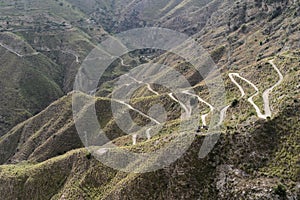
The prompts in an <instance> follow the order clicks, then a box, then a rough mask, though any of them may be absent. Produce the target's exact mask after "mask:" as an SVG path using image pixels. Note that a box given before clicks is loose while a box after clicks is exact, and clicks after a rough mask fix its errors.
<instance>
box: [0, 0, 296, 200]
mask: <svg viewBox="0 0 300 200" xmlns="http://www.w3.org/2000/svg"><path fill="white" fill-rule="evenodd" d="M0 10H1V13H0V25H1V26H0V30H1V33H0V60H1V61H2V62H0V63H1V64H0V76H1V79H0V88H1V90H0V93H1V95H0V101H1V104H0V136H1V137H0V164H1V165H0V194H1V198H4V199H299V198H300V164H299V163H300V157H299V155H300V146H299V142H300V129H299V126H300V121H299V118H300V114H299V113H300V100H299V99H300V85H299V80H300V70H299V68H300V66H299V63H300V42H299V41H300V34H299V32H300V29H299V23H300V1H297V0H295V1H289V0H288V1H287V0H273V1H271V0H253V1H252V0H247V1H243V0H242V1H234V0H225V1H224V0H222V1H221V0H213V1H194V0H184V1H177V0H171V1H158V0H139V1H137V0H122V1H119V0H118V1H117V0H113V1H108V0H86V1H83V0H51V1H48V2H42V1H38V0H26V1H6V0H0ZM12 13H14V14H12ZM145 26H157V27H165V28H170V29H173V30H177V31H179V32H182V33H186V34H188V35H189V36H191V37H192V38H194V39H195V41H197V42H198V44H199V46H200V45H201V46H203V47H204V48H205V49H206V50H207V51H208V52H209V53H210V55H211V58H212V59H213V61H214V62H215V63H216V64H217V65H218V71H217V72H218V73H220V75H221V77H222V79H223V81H224V86H225V90H226V94H225V97H226V98H225V102H224V103H223V104H224V105H222V106H221V107H217V106H216V105H215V103H214V102H211V99H210V96H209V95H210V91H209V88H208V86H207V84H209V82H205V81H206V80H207V79H204V80H203V77H201V76H200V75H199V74H198V73H197V72H196V71H195V69H193V66H192V65H191V64H190V63H188V62H187V61H186V60H184V59H182V58H180V57H179V56H177V55H175V54H172V53H169V52H165V51H159V50H153V51H151V50H149V49H146V50H139V51H134V52H130V53H128V54H126V55H123V56H122V57H121V58H119V59H116V61H115V62H113V63H112V64H111V65H110V67H109V68H108V69H107V70H106V71H105V74H104V76H103V77H102V79H101V80H100V81H99V84H98V86H97V88H95V90H93V91H89V92H87V93H82V92H79V91H72V90H73V84H74V80H75V75H76V73H77V70H78V69H79V67H80V65H81V64H82V63H85V62H88V59H89V57H86V56H87V55H88V54H89V52H90V51H91V50H92V49H94V48H95V47H96V45H97V44H98V43H100V42H101V41H103V40H104V39H105V38H106V36H107V35H109V34H112V35H114V34H116V33H118V32H120V31H124V30H129V29H131V28H138V27H145ZM85 58H86V60H85ZM150 60H152V61H150ZM149 62H153V63H160V64H165V65H168V66H171V67H172V69H175V70H176V71H177V72H179V73H180V74H182V75H184V77H185V78H186V79H187V80H188V81H189V83H190V85H191V87H190V88H182V89H180V90H179V91H180V92H178V93H173V92H172V91H170V90H169V89H167V88H165V87H162V86H160V85H158V84H153V83H151V82H147V80H149V79H150V77H151V76H155V78H156V79H157V80H159V79H163V78H164V76H163V75H164V73H160V74H159V75H157V74H154V75H153V71H151V69H146V70H145V71H141V72H140V73H137V74H128V71H130V70H132V69H137V66H139V65H141V64H145V63H149ZM124 74H126V75H125V76H122V75H124ZM133 75H136V76H133ZM213 75H214V74H213ZM122 78H124V80H126V81H127V82H124V85H121V87H116V84H117V83H118V82H119V81H120V79H122ZM209 81H210V83H214V81H216V79H215V78H214V76H212V77H211V79H210V80H209ZM132 84H133V85H134V84H139V86H140V87H139V88H138V89H137V90H136V91H135V92H134V93H133V95H132V98H131V99H130V101H129V102H125V101H124V100H122V99H117V98H116V97H118V96H117V95H115V93H116V92H117V91H122V90H125V89H126V87H129V86H130V85H132ZM191 91H193V92H194V93H193V94H192V93H191ZM181 96H189V97H192V98H193V102H198V108H199V109H198V112H199V113H196V115H197V117H198V118H199V119H198V120H199V124H198V125H197V126H195V128H194V130H192V131H191V132H189V133H188V134H193V135H194V136H195V138H194V140H193V141H192V143H191V146H190V147H189V148H188V150H187V152H186V153H185V154H184V155H183V156H182V157H180V158H179V159H178V160H177V161H176V162H174V163H173V164H171V165H170V166H167V167H164V168H163V169H160V170H157V171H154V172H147V173H128V172H121V171H118V170H116V169H112V168H110V167H108V166H106V165H104V164H102V163H101V162H99V161H98V160H97V159H96V157H97V156H106V155H109V153H114V152H113V151H114V149H112V152H110V151H108V150H107V149H104V150H105V151H104V150H103V148H101V147H102V146H104V147H106V145H107V146H109V145H111V144H114V145H117V146H118V147H120V149H125V150H128V151H132V152H135V153H149V152H153V151H156V150H158V149H160V148H162V147H165V146H167V145H168V144H170V143H171V142H172V141H174V140H175V139H176V138H178V137H181V136H182V134H181V132H180V129H179V127H180V123H181V122H182V121H184V122H188V120H189V118H188V117H189V116H191V115H192V114H193V112H192V105H191V104H193V103H191V102H189V103H187V102H186V101H183V100H184V98H180V97H181ZM74 98H79V99H80V101H82V102H88V104H87V105H85V106H84V108H83V109H82V110H80V111H78V113H77V115H76V117H75V118H76V119H81V118H84V117H86V116H89V113H91V112H93V111H94V110H95V111H96V115H97V120H98V121H99V124H100V125H101V127H102V130H103V132H104V133H105V134H106V136H107V137H108V139H109V140H110V141H104V140H99V138H101V136H100V135H99V132H97V133H95V132H93V133H92V134H90V135H87V133H86V134H85V135H84V136H82V135H78V133H77V130H76V124H75V121H74V119H73V114H74V113H72V100H73V101H74ZM91 102H93V103H94V105H93V104H91ZM112 103H114V104H115V105H116V106H118V107H119V108H120V113H121V114H122V115H120V117H121V118H122V117H126V115H125V114H126V111H128V113H129V114H130V116H131V118H132V122H131V123H128V124H126V127H128V129H129V130H130V131H131V134H129V135H128V134H126V133H124V132H123V131H122V130H121V128H120V127H119V124H118V119H117V118H116V116H115V115H114V111H113V108H112V105H113V104H112ZM156 104H160V105H162V106H163V107H164V109H165V113H163V114H162V115H160V116H156V115H155V112H154V111H151V109H152V108H153V107H152V106H153V105H156ZM73 108H74V107H73ZM124 113H125V114H124ZM182 113H183V114H185V115H181V114H182ZM215 116H219V117H218V118H217V119H215V118H214V117H215ZM163 120H166V123H165V124H163ZM214 120H215V122H214ZM87 123H89V122H87ZM149 123H152V124H153V128H150V129H145V130H144V129H142V131H141V130H137V129H136V128H137V125H139V126H142V127H144V126H146V124H149ZM210 124H215V125H216V126H217V127H219V132H220V133H221V135H220V139H219V140H218V141H217V143H216V145H215V146H214V148H213V149H212V151H211V152H210V153H209V154H208V155H207V156H205V157H204V158H199V155H198V154H199V150H200V149H201V146H202V144H204V143H205V142H207V141H206V139H207V137H206V136H207V135H214V133H211V132H210V129H209V130H207V129H208V127H209V126H210ZM198 126H199V127H198ZM157 127H159V128H160V127H162V129H161V130H160V131H159V132H158V133H156V134H153V130H154V129H155V128H157ZM77 128H78V127H77ZM87 132H89V130H87ZM101 134H103V133H101ZM80 137H81V138H80ZM87 144H88V145H87ZM84 145H85V146H89V147H90V148H89V150H91V151H90V152H89V151H88V150H87V149H85V148H84ZM94 149H96V153H95V152H94V151H93V150H94ZM97 149H102V150H103V151H101V152H100V153H98V154H97V152H98V151H97ZM95 155H96V156H95ZM94 156H95V157H94ZM161 156H163V155H161ZM128 167H131V166H128ZM139 167H140V168H143V167H144V165H140V166H139Z"/></svg>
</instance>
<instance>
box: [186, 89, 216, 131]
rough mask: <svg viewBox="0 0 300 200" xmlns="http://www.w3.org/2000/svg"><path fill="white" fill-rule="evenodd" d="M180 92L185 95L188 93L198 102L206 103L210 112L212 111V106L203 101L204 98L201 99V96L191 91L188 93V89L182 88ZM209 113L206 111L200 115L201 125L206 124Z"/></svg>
mask: <svg viewBox="0 0 300 200" xmlns="http://www.w3.org/2000/svg"><path fill="white" fill-rule="evenodd" d="M182 93H184V94H187V95H190V96H194V97H196V98H197V99H198V100H199V101H200V102H202V103H204V104H206V105H207V106H208V107H209V108H210V112H213V111H214V107H213V106H212V105H211V104H209V103H208V102H206V101H204V100H203V99H202V98H201V97H199V96H198V95H196V94H192V93H190V92H189V91H188V90H184V91H183V92H182ZM210 112H209V113H210ZM209 113H206V114H204V115H201V120H202V125H203V126H207V123H206V117H207V116H208V115H209Z"/></svg>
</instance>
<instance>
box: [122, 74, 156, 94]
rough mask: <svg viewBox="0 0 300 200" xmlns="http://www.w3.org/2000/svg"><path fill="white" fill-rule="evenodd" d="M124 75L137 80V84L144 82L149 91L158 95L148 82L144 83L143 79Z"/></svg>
mask: <svg viewBox="0 0 300 200" xmlns="http://www.w3.org/2000/svg"><path fill="white" fill-rule="evenodd" d="M125 76H128V77H129V78H130V79H132V80H134V81H135V82H137V83H139V84H144V85H146V86H147V88H148V90H149V91H150V92H152V93H153V94H155V95H159V93H158V92H156V91H155V90H153V88H152V87H151V85H150V83H145V82H143V81H139V80H137V79H136V78H134V77H132V76H129V75H128V74H125Z"/></svg>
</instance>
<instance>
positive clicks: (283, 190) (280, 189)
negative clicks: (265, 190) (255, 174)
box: [274, 184, 286, 197]
mask: <svg viewBox="0 0 300 200" xmlns="http://www.w3.org/2000/svg"><path fill="white" fill-rule="evenodd" d="M274 193H275V194H277V195H278V196H280V197H286V188H285V187H284V186H283V185H282V184H278V185H277V187H275V188H274Z"/></svg>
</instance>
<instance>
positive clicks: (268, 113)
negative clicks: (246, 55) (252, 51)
mask: <svg viewBox="0 0 300 200" xmlns="http://www.w3.org/2000/svg"><path fill="white" fill-rule="evenodd" d="M269 63H270V64H271V65H272V67H273V68H274V69H275V70H276V72H277V73H278V75H279V81H278V82H277V83H276V84H275V85H273V86H272V87H271V88H269V89H267V90H265V91H264V92H263V95H262V97H263V103H264V113H265V114H262V112H261V110H260V109H259V107H258V106H257V105H256V104H255V103H254V101H253V98H254V97H256V96H258V95H259V93H260V92H259V89H258V88H257V87H256V85H254V84H253V83H252V82H251V81H249V80H248V79H246V78H244V77H242V76H240V75H239V74H238V73H230V74H229V78H230V80H231V81H232V82H233V83H234V84H235V85H236V86H237V87H238V88H239V90H240V92H241V94H242V95H241V98H242V97H244V96H245V91H244V89H243V87H242V86H241V85H240V84H239V83H238V82H236V81H235V79H234V76H236V77H238V78H240V79H242V80H243V81H245V82H246V83H248V84H249V85H251V86H252V87H253V88H254V89H255V91H256V93H255V94H254V95H252V96H251V97H249V98H248V102H249V103H250V104H252V105H253V107H254V109H255V111H256V113H257V116H258V117H259V118H261V119H267V118H268V117H271V115H272V112H271V109H270V101H269V95H270V92H271V91H272V90H273V89H274V88H275V87H277V86H278V85H279V84H280V83H281V82H282V80H283V75H282V74H281V72H280V70H279V69H278V68H277V66H276V65H275V64H274V62H273V60H270V61H269Z"/></svg>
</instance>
